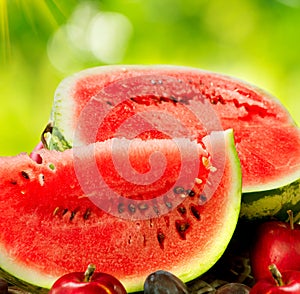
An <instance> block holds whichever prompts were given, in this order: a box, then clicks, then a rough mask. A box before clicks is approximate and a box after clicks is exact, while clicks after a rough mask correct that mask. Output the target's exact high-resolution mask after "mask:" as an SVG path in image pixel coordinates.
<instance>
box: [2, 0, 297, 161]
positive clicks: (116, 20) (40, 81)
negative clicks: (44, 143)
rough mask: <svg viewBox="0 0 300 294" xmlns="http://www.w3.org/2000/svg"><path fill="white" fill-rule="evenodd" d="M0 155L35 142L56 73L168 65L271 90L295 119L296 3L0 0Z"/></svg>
mask: <svg viewBox="0 0 300 294" xmlns="http://www.w3.org/2000/svg"><path fill="white" fill-rule="evenodd" d="M0 21H1V22H0V26H1V31H0V33H1V39H0V42H1V43H0V59H1V60H0V99H1V108H0V155H1V156H3V155H15V154H17V153H19V152H22V151H25V152H29V151H30V150H31V149H32V148H33V147H34V146H35V144H36V143H37V142H38V141H39V137H40V134H41V131H42V130H43V129H44V127H45V125H46V123H47V121H48V117H49V115H50V111H51V105H52V99H53V95H54V91H55V89H56V87H57V85H58V83H59V82H60V81H61V80H62V79H63V78H64V77H66V76H68V75H70V74H72V73H74V72H76V71H79V70H81V69H84V68H87V67H91V66H96V65H104V64H175V65H186V66H193V67H198V68H202V69H206V70H210V71H216V72H220V73H225V74H229V75H233V76H236V77H238V78H240V79H243V80H246V81H248V82H251V83H253V84H256V85H257V86H259V87H261V88H263V89H265V90H267V91H268V92H270V93H272V94H273V95H275V96H277V97H278V98H279V99H280V100H281V101H282V103H283V104H284V105H285V106H286V107H287V109H288V110H289V111H290V112H291V114H292V116H293V118H294V120H295V121H296V122H297V123H298V125H300V99H299V96H300V95H299V94H298V93H300V56H299V54H300V0H281V1H279V0H243V1H240V0H232V1H230V0H229V1H224V0H198V1H197V0H103V1H100V0H99V1H75V0H15V1H14V0H11V1H10V0H0Z"/></svg>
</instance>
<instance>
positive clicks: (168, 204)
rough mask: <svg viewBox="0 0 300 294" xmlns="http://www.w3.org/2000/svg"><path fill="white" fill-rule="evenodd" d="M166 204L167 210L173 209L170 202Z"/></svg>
mask: <svg viewBox="0 0 300 294" xmlns="http://www.w3.org/2000/svg"><path fill="white" fill-rule="evenodd" d="M165 204H166V206H167V208H169V209H171V208H172V207H173V205H172V203H171V202H170V201H165Z"/></svg>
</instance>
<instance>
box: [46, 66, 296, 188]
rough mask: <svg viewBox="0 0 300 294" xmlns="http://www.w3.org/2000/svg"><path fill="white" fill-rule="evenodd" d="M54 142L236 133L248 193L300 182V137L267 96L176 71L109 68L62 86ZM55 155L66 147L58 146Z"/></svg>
mask: <svg viewBox="0 0 300 294" xmlns="http://www.w3.org/2000/svg"><path fill="white" fill-rule="evenodd" d="M51 120H52V122H53V124H54V131H53V138H55V136H56V135H57V134H59V136H60V138H64V140H65V141H66V142H67V144H66V145H67V146H69V147H71V146H73V145H76V144H78V145H80V144H84V143H86V142H94V141H103V140H106V139H108V138H112V137H127V138H132V137H141V138H144V139H147V138H172V137H176V136H181V137H188V138H192V139H199V138H200V139H201V138H202V137H203V136H204V135H207V134H209V133H210V132H211V131H212V130H222V129H228V128H233V129H234V135H235V142H236V148H237V151H238V154H239V157H240V160H241V165H242V171H243V192H252V191H263V190H269V189H275V188H278V187H282V186H284V185H287V184H290V183H292V182H294V181H296V180H298V179H299V178H300V130H299V128H298V127H297V126H296V125H295V124H294V122H293V121H292V118H291V116H290V115H289V113H288V112H287V110H286V109H285V108H284V107H283V106H282V105H281V104H280V103H279V101H278V100H276V99H275V98H274V97H272V96H271V95H269V94H268V93H266V92H264V91H262V90H261V89H258V88H257V87H254V86H252V85H249V84H248V83H245V82H243V81H240V80H237V79H234V78H232V77H227V76H224V75H220V74H215V73H210V72H207V71H201V70H198V69H191V68H185V67H174V66H147V67H146V66H122V67H121V66H107V67H98V68H92V69H89V70H85V71H82V72H80V73H77V74H75V75H74V76H71V77H69V78H67V79H65V80H64V81H63V82H62V83H61V85H60V86H59V87H58V89H57V91H56V95H55V102H54V106H53V111H52V118H51ZM53 148H58V149H60V147H57V146H54V147H53Z"/></svg>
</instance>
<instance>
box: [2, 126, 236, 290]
mask: <svg viewBox="0 0 300 294" xmlns="http://www.w3.org/2000/svg"><path fill="white" fill-rule="evenodd" d="M204 139H205V138H204ZM206 139H207V140H203V142H202V144H201V145H200V144H196V147H195V146H194V148H195V149H194V151H196V152H195V154H194V156H195V155H196V157H197V158H198V161H199V165H198V168H197V169H196V172H197V173H196V174H194V172H195V170H192V171H190V170H189V169H187V170H183V171H181V166H185V164H187V165H191V166H192V165H193V162H192V161H191V158H193V156H192V157H189V156H186V155H187V154H189V152H190V147H191V145H189V144H187V145H185V144H182V146H183V147H182V148H181V149H180V148H178V146H179V145H178V146H177V145H176V144H174V140H169V139H162V140H147V142H145V141H142V140H141V139H135V140H126V139H113V140H108V141H105V142H98V143H95V144H91V145H89V146H83V147H78V148H74V149H72V150H66V151H64V152H57V151H48V150H40V151H37V152H38V154H40V157H41V163H37V162H34V161H33V160H32V159H30V158H29V157H28V156H27V155H25V154H21V155H19V156H16V157H2V158H0V166H1V182H0V190H1V194H0V203H1V211H2V213H1V215H0V226H1V227H0V232H1V234H0V244H1V251H0V252H1V255H0V266H1V268H2V271H5V272H6V273H10V274H12V275H14V276H15V277H16V278H18V279H20V280H24V281H26V282H27V283H31V284H34V285H37V286H39V287H44V288H50V287H51V285H52V284H53V282H54V281H55V280H56V279H57V278H58V277H59V276H62V275H63V274H66V273H68V272H74V271H82V269H83V268H84V267H85V266H86V264H89V263H95V265H96V267H97V269H98V270H99V271H101V272H106V273H108V274H112V275H114V276H115V277H116V278H118V279H119V280H120V281H121V282H122V284H123V285H124V286H125V288H126V290H127V291H129V292H130V291H136V290H140V289H142V286H143V282H144V280H145V278H146V276H147V275H148V274H149V273H151V272H153V271H155V270H157V269H158V268H161V267H164V268H165V269H166V270H168V271H170V272H172V273H174V274H175V275H177V276H178V277H179V278H180V279H182V280H183V281H188V280H191V279H193V278H195V277H197V276H198V275H200V274H201V273H203V272H205V271H206V270H207V269H208V268H210V267H211V266H212V265H213V264H214V263H215V262H216V261H217V260H218V258H219V257H220V256H221V255H222V253H223V251H224V250H225V248H226V246H227V244H228V242H229V240H230V238H231V236H232V234H233V231H234V228H235V226H236V222H237V218H238V214H239V207H240V196H241V175H240V165H239V161H238V157H237V154H236V151H235V146H234V141H233V136H232V132H231V131H226V132H225V133H223V132H221V133H219V132H218V133H216V134H212V135H211V136H209V137H208V138H206ZM187 141H189V140H187ZM126 142H127V143H128V142H130V144H132V145H130V146H132V148H129V152H127V153H125V154H124V152H123V151H124V148H123V147H122V146H124V144H125V143H126ZM177 143H178V142H177ZM178 144H179V143H178ZM126 146H127V145H126V144H125V147H126ZM185 146H187V147H185ZM156 153H161V154H163V158H164V160H162V157H161V156H152V157H151V158H150V159H149V156H150V155H152V154H153V155H155V154H156ZM182 158H183V159H184V160H181V159H182ZM81 159H82V160H83V163H85V165H84V166H81V161H80V160H81ZM220 159H221V161H220ZM118 160H120V162H123V160H126V164H125V167H127V166H128V164H127V163H128V160H129V162H131V163H132V164H133V166H134V169H135V171H136V174H137V175H138V174H143V173H144V174H145V175H146V176H147V175H151V177H150V178H148V180H149V184H147V185H143V184H139V183H138V182H137V183H132V182H131V184H130V183H128V185H129V186H127V184H126V182H125V180H124V181H123V184H122V181H121V182H120V180H121V178H120V176H118V174H117V172H116V171H115V163H116V162H118ZM162 161H164V162H165V163H166V169H165V171H166V172H165V173H164V174H162V175H161V174H160V173H159V171H157V170H156V168H155V166H156V163H157V164H158V166H161V165H159V164H160V162H162ZM193 161H194V160H193ZM208 161H209V162H210V163H209V164H208ZM93 162H96V167H97V173H95V174H94V172H95V170H93V169H92V168H91V167H93ZM125 167H124V166H123V167H122V168H124V169H122V168H121V170H122V171H124V173H123V176H124V179H126V178H128V177H129V179H130V176H131V174H130V173H127V171H128V170H127V169H126V168H125ZM151 167H153V168H152V169H151ZM212 167H214V168H212ZM81 168H82V169H83V170H81ZM81 171H82V174H81ZM180 171H181V172H180ZM99 172H100V174H101V176H102V179H103V180H101V177H100V176H99ZM129 172H132V170H131V169H129ZM151 172H153V174H151ZM190 172H191V174H189V173H190ZM157 175H159V178H158V180H155V181H153V182H151V181H150V180H151V179H156V178H155V176H157ZM191 176H192V178H191ZM115 177H116V179H115V180H114V178H115ZM98 179H100V180H101V181H99V180H98ZM93 185H97V186H95V187H94V188H95V189H94V190H93V189H92V188H93ZM108 185H109V189H108V188H107V187H108ZM158 187H159V189H158ZM85 189H86V190H85ZM101 189H102V190H101ZM120 189H121V190H122V197H121V198H119V199H118V201H116V199H115V198H114V197H115V194H110V193H108V194H107V193H101V191H102V192H103V191H104V192H107V191H114V192H116V193H117V194H118V193H120V191H121V190H120ZM86 191H87V192H88V193H86ZM93 191H94V192H99V191H100V195H99V193H98V194H97V193H96V194H97V195H95V194H93ZM159 195H161V197H158V196H159ZM98 196H99V197H98ZM102 196H103V197H104V198H103V199H102V198H101V197H102ZM178 199H179V200H178ZM121 200H123V201H122V202H121ZM147 201H148V202H147ZM151 201H152V202H151ZM178 201H179V202H178ZM216 215H217V217H216ZM224 223H226V226H224ZM39 292H40V293H41V291H39Z"/></svg>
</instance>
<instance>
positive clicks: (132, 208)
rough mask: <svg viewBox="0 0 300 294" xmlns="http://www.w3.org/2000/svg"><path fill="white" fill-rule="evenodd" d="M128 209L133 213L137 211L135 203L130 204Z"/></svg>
mask: <svg viewBox="0 0 300 294" xmlns="http://www.w3.org/2000/svg"><path fill="white" fill-rule="evenodd" d="M128 209H129V211H130V212H131V213H135V211H136V207H135V205H134V204H133V203H129V204H128Z"/></svg>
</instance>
